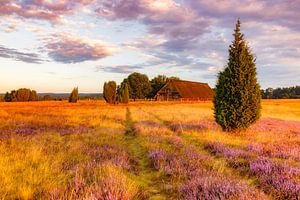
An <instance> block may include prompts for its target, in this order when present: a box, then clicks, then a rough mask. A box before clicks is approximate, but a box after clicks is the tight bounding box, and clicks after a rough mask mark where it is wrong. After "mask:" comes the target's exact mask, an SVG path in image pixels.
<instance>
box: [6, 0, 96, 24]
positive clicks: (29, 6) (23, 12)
mask: <svg viewBox="0 0 300 200" xmlns="http://www.w3.org/2000/svg"><path fill="white" fill-rule="evenodd" d="M93 2H95V1H94V0H73V1H68V0H54V1H49V0H21V1H18V0H2V1H1V6H0V16H10V15H16V16H19V17H21V18H32V19H39V20H46V21H50V22H52V23H62V22H63V21H64V16H66V15H73V14H74V13H75V9H76V8H77V7H78V6H79V5H87V4H90V3H93Z"/></svg>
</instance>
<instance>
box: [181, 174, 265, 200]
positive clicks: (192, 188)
mask: <svg viewBox="0 0 300 200" xmlns="http://www.w3.org/2000/svg"><path fill="white" fill-rule="evenodd" d="M180 194H181V197H182V198H183V199H187V200H196V199H207V200H214V199H264V197H263V195H261V194H259V193H258V192H256V191H255V190H253V189H252V188H250V187H249V186H247V185H246V184H244V183H242V182H240V181H237V180H235V179H232V178H230V177H226V176H224V175H221V174H218V173H212V172H206V173H204V174H202V175H201V176H196V177H194V178H192V179H191V180H190V181H188V182H187V183H185V184H183V185H182V186H181V188H180Z"/></svg>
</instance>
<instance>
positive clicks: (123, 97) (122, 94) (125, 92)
mask: <svg viewBox="0 0 300 200" xmlns="http://www.w3.org/2000/svg"><path fill="white" fill-rule="evenodd" d="M117 101H118V102H119V103H128V102H129V89H128V83H127V82H124V83H121V85H119V86H118V89H117Z"/></svg>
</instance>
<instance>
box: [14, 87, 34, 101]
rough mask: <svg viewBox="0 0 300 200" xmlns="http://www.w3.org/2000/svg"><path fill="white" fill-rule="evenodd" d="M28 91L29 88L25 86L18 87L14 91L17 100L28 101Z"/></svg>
mask: <svg viewBox="0 0 300 200" xmlns="http://www.w3.org/2000/svg"><path fill="white" fill-rule="evenodd" d="M30 92H31V91H30V89H27V88H21V89H18V90H17V93H16V96H17V101H20V102H21V101H23V102H24V101H29V97H30Z"/></svg>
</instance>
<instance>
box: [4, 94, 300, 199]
mask: <svg viewBox="0 0 300 200" xmlns="http://www.w3.org/2000/svg"><path fill="white" fill-rule="evenodd" d="M262 106H263V109H262V118H261V120H260V121H259V122H257V124H255V125H254V126H253V127H251V128H250V129H249V130H248V131H245V132H241V133H225V132H223V131H222V130H221V129H220V128H219V126H218V125H217V124H216V123H215V122H214V119H213V105H212V103H210V102H197V103H176V102H131V103H130V104H128V105H122V104H120V105H107V104H105V103H104V102H102V101H79V102H78V103H77V104H69V103H67V102H54V101H53V102H30V103H29V102H28V103H0V180H1V181H0V196H1V198H4V199H45V198H46V199H48V198H53V199H59V198H65V199H84V198H92V197H93V198H96V197H99V196H103V195H104V193H105V191H104V190H107V191H110V192H111V194H112V195H113V196H112V197H111V198H112V199H114V198H115V199H116V198H118V197H120V196H122V197H124V198H123V199H172V198H173V199H180V198H181V197H182V196H180V195H183V194H182V193H181V192H182V190H180V188H181V186H182V185H186V186H191V184H198V183H202V181H208V179H201V180H200V179H197V180H192V179H191V177H189V176H186V175H184V174H178V173H177V172H176V170H177V169H175V168H172V170H173V172H176V173H175V174H171V175H170V174H168V173H169V172H170V171H167V173H166V171H164V169H165V168H163V167H162V168H161V169H158V168H157V169H156V168H155V167H154V166H153V165H152V160H151V157H149V153H150V152H151V151H153V150H155V149H162V150H164V151H166V152H169V154H170V155H169V156H170V159H171V163H172V162H180V163H178V165H177V164H175V165H174V166H177V167H179V168H178V170H183V167H182V166H189V164H186V163H187V160H186V157H185V156H186V155H185V150H186V149H189V148H193V149H195V150H193V151H194V153H193V154H192V155H197V156H198V154H199V155H201V156H207V157H208V158H209V161H208V162H207V163H206V165H201V167H199V168H203V169H205V170H208V171H209V173H206V172H205V173H204V175H205V174H206V175H208V174H211V173H212V174H217V176H218V177H219V178H218V179H215V184H216V185H213V184H212V185H210V188H209V189H212V190H214V188H215V187H217V186H218V187H221V185H222V180H228V179H227V178H228V177H231V179H233V180H234V182H233V183H232V184H231V185H232V187H235V186H236V184H237V183H242V185H243V187H245V186H247V187H249V188H252V189H251V190H253V187H255V188H256V189H255V190H259V191H260V192H262V191H263V190H260V187H259V185H257V182H258V180H259V181H260V182H259V183H260V184H262V182H261V179H259V177H258V175H249V174H250V172H249V173H248V175H247V176H244V175H241V174H239V173H237V171H236V170H238V169H234V168H232V166H231V162H232V161H234V162H235V161H236V160H228V158H226V157H224V156H222V155H218V156H215V155H214V154H212V153H211V152H210V151H208V150H207V149H206V148H205V145H206V144H207V143H210V142H218V143H220V144H223V145H226V146H228V147H230V148H234V149H239V150H242V151H244V150H246V149H251V151H252V153H253V155H256V156H258V157H259V156H260V157H267V158H268V159H271V160H273V161H274V162H276V163H277V162H278V163H285V164H287V165H288V166H290V167H292V168H296V169H300V166H299V161H300V149H299V144H300V128H299V127H300V124H299V123H300V122H299V121H300V101H299V100H266V101H263V103H262ZM127 108H128V109H127ZM127 110H128V111H127ZM128 112H129V113H130V115H128ZM126 113H127V114H126ZM128 131H129V132H130V134H128V133H129V132H128ZM249 151H250V150H249ZM174 156H175V157H174ZM197 156H196V157H197ZM174 158H176V159H178V160H176V159H175V160H174ZM237 161H238V160H237ZM193 162H194V161H193ZM249 162H250V160H249ZM253 162H255V159H254V160H253ZM195 163H198V161H195ZM166 166H167V167H172V166H173V165H170V166H169V165H166ZM174 166H173V167H174ZM199 166H200V165H199ZM189 169H190V170H194V169H193V168H189ZM172 170H171V171H172ZM174 170H175V171H174ZM183 173H186V174H190V173H191V171H185V172H183ZM197 173H198V172H197ZM201 173H203V172H201ZM208 177H209V176H208ZM257 177H258V178H257ZM297 177H298V176H296V178H295V180H297V181H298V182H299V181H300V176H299V177H298V178H297ZM263 184H264V183H263ZM263 186H264V187H266V185H263ZM222 187H223V186H222ZM215 189H217V188H215ZM273 190H276V188H275V189H274V188H273V189H272V191H273ZM185 191H189V190H188V189H187V190H185ZM253 191H254V190H253ZM265 191H268V190H265ZM273 192H274V191H273ZM275 193H276V191H275ZM276 194H277V193H276ZM91 195H94V196H91ZM97 195H98V196H97ZM105 195H106V194H105ZM105 195H104V196H105ZM267 195H269V194H267ZM280 195H282V193H280ZM125 197H126V198H125ZM99 198H100V197H99ZM100 199H101V198H100ZM102 199H109V198H108V197H107V198H102Z"/></svg>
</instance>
